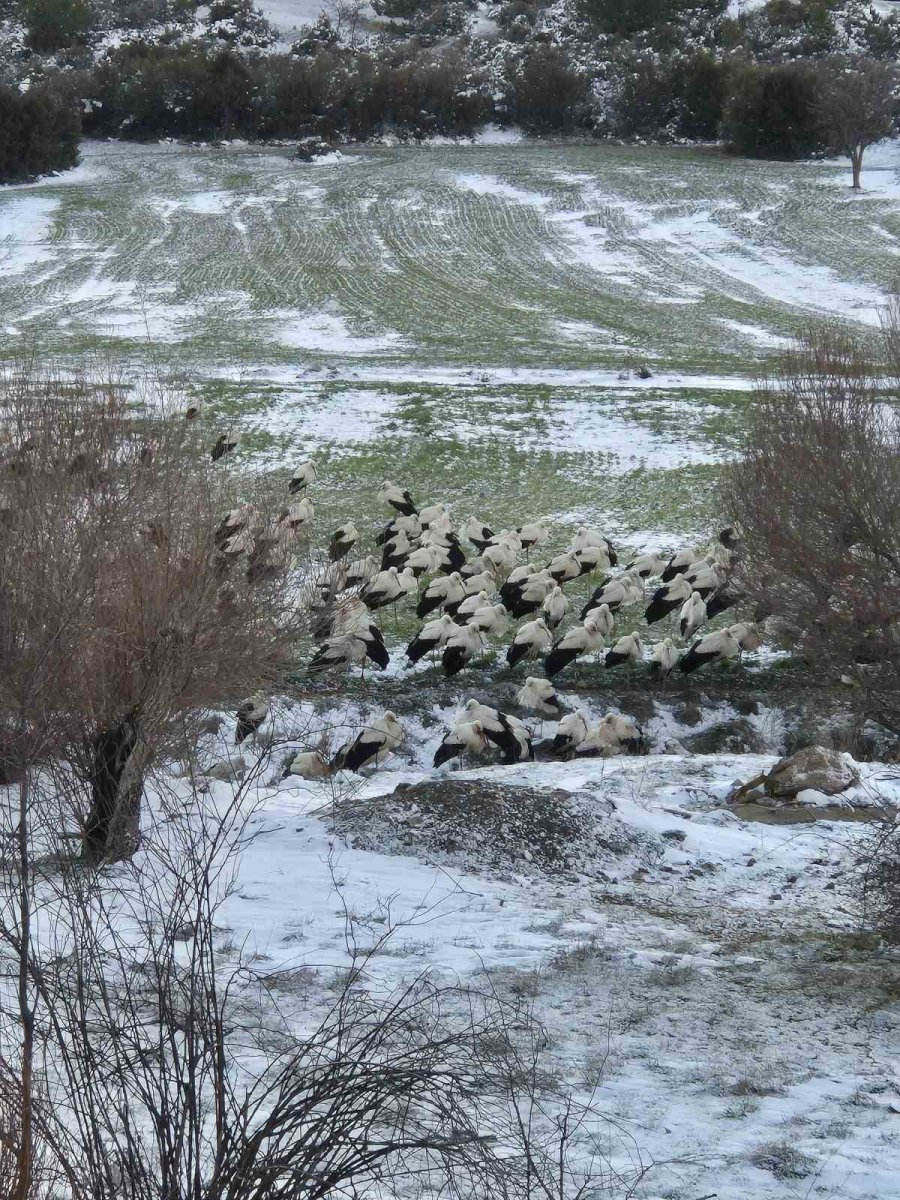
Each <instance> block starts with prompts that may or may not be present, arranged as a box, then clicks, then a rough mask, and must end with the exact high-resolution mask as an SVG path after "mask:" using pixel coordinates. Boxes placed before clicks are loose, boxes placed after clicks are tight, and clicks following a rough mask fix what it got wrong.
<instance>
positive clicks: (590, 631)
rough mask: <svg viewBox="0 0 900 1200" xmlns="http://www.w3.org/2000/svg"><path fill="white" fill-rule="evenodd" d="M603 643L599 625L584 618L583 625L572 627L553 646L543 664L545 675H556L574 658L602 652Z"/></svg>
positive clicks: (591, 619)
mask: <svg viewBox="0 0 900 1200" xmlns="http://www.w3.org/2000/svg"><path fill="white" fill-rule="evenodd" d="M604 642H605V637H604V634H603V631H602V629H601V628H600V625H599V623H598V622H597V621H596V620H595V619H594V618H593V617H591V616H587V617H585V619H584V622H583V624H581V625H573V626H572V628H571V629H569V630H568V631H567V632H566V633H564V634H563V636H562V637H561V638H560V639H559V641H558V642H556V643H555V644H554V645H553V647H552V649H551V650H550V653H549V654H548V655H547V658H546V661H545V663H544V666H545V668H546V671H547V674H548V675H558V674H559V672H560V671H561V670H562V669H563V668H564V667H566V666H568V665H569V663H572V662H574V661H575V659H576V658H579V657H581V656H582V655H584V654H594V653H596V652H597V651H598V650H602V649H603V645H604Z"/></svg>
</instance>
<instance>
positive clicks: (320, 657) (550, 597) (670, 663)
mask: <svg viewBox="0 0 900 1200" xmlns="http://www.w3.org/2000/svg"><path fill="white" fill-rule="evenodd" d="M317 479H318V468H317V466H316V464H315V463H314V462H313V461H312V460H307V461H305V462H303V463H301V464H300V465H299V466H298V468H297V469H296V470H295V471H294V473H293V474H292V476H291V478H290V480H289V482H288V490H289V492H290V495H291V498H292V501H291V504H290V507H289V508H288V509H287V510H286V512H285V513H284V514H282V516H283V518H284V523H286V525H289V526H291V529H292V530H293V528H294V525H295V524H296V527H297V528H301V527H302V528H303V529H304V531H307V530H308V526H309V525H310V523H311V521H312V517H313V513H314V508H313V504H312V501H311V499H310V498H309V496H308V494H307V493H308V492H309V491H310V489H311V487H312V485H313V484H314V483H315V482H316V481H317ZM380 499H381V501H382V503H383V504H384V505H385V506H386V508H387V509H388V510H390V513H391V516H390V520H388V521H387V522H386V524H384V526H383V527H382V528H381V529H380V531H379V532H378V533H377V535H376V536H375V537H374V540H373V544H372V546H371V547H370V548H369V549H368V552H367V553H362V552H361V550H360V546H361V543H362V541H363V539H362V535H361V534H360V531H359V529H358V528H357V526H356V525H355V524H354V523H353V522H352V521H350V522H348V523H347V524H345V525H342V526H341V527H340V528H338V529H336V530H334V532H333V533H332V534H331V537H330V539H329V544H328V562H327V564H326V565H325V566H324V567H323V568H322V569H321V570H320V571H319V573H318V574H317V576H316V577H315V580H314V583H315V589H316V595H317V602H316V605H315V607H314V611H313V619H312V624H311V629H312V633H313V637H314V638H315V640H316V641H317V643H318V644H317V647H316V650H315V653H314V654H313V657H312V659H311V661H310V662H309V664H308V671H309V673H310V674H311V675H313V676H318V675H320V674H322V673H324V672H329V671H337V670H342V669H346V668H347V667H350V666H358V667H363V668H364V667H365V666H366V664H372V665H373V666H374V667H376V668H378V669H380V670H384V669H386V668H387V667H388V666H389V665H390V659H391V656H390V651H389V650H388V647H387V646H386V644H385V640H384V634H383V632H382V629H381V626H380V624H379V618H378V615H377V614H379V613H380V610H382V609H387V608H391V607H393V608H396V606H398V605H399V604H400V603H401V602H404V601H407V602H408V603H410V604H412V605H413V606H414V607H415V612H416V614H417V616H418V617H419V618H420V619H421V620H422V622H423V624H422V625H421V626H420V628H419V629H418V631H417V633H416V634H415V636H414V637H413V638H412V640H411V641H410V642H409V644H408V645H407V646H406V651H405V657H406V660H407V662H408V663H410V664H414V663H417V662H419V661H421V660H423V659H427V658H428V657H432V658H433V659H434V660H435V661H438V660H439V661H440V664H441V666H442V669H443V671H444V674H445V675H447V676H455V675H457V674H458V673H459V672H460V671H462V670H463V669H464V668H465V667H467V666H468V665H469V664H470V663H472V662H473V661H475V660H476V659H478V658H479V656H480V655H481V654H483V653H484V652H485V651H486V650H487V648H488V644H489V643H490V642H491V641H495V640H499V639H503V638H505V637H506V636H507V634H508V632H509V631H510V629H511V627H512V626H513V625H514V624H515V625H516V628H515V629H514V631H513V633H512V637H511V639H510V640H509V641H508V643H507V645H506V652H505V658H506V663H507V665H508V667H509V668H510V669H515V668H517V667H518V665H519V664H520V663H525V662H528V661H532V662H533V661H535V660H543V666H544V672H545V676H544V677H538V676H528V678H527V679H526V681H525V683H524V685H523V686H522V687H521V689H520V690H519V692H518V693H517V696H516V699H517V703H518V705H519V706H520V708H522V709H524V710H527V711H529V712H531V713H534V714H535V715H536V716H539V717H540V718H541V720H542V721H543V719H544V718H555V719H556V720H557V721H558V725H557V731H556V734H555V736H554V737H553V738H552V739H549V740H548V741H545V742H543V743H541V746H540V747H539V749H542V750H543V751H544V752H546V753H548V754H550V755H553V756H561V757H572V756H587V755H604V756H606V755H612V754H622V753H642V752H644V750H645V746H644V741H643V738H642V736H641V733H640V730H639V729H638V727H637V726H636V725H635V723H634V722H633V721H631V720H630V719H629V718H627V717H623V716H621V715H619V714H614V713H611V714H607V716H605V717H603V718H602V719H601V720H600V721H599V722H598V723H595V724H591V722H590V721H588V719H587V718H586V717H585V716H584V714H583V713H581V712H579V711H573V712H566V710H565V708H564V706H563V705H562V703H561V701H560V699H559V696H558V694H557V693H556V690H555V687H554V684H553V682H552V681H553V679H554V677H556V676H558V675H559V674H560V673H561V672H562V671H564V670H565V669H566V668H567V667H569V666H570V665H571V664H572V663H574V662H576V661H579V660H581V661H583V660H586V659H590V658H596V657H598V656H599V658H600V661H601V662H602V664H603V667H604V669H605V670H614V669H618V668H623V667H624V668H630V669H632V670H635V669H638V668H639V667H640V665H641V664H644V663H646V664H647V672H648V676H649V678H651V679H653V680H656V681H663V680H665V679H666V678H667V677H668V676H669V675H670V674H671V673H672V671H674V670H675V669H676V668H677V669H678V670H679V671H680V672H682V673H684V674H691V673H692V672H694V671H696V670H698V669H699V668H701V667H703V666H705V665H707V664H710V663H715V662H727V661H731V660H734V659H739V658H740V656H741V655H742V654H743V653H744V652H745V651H752V650H756V649H757V648H758V647H759V646H760V645H761V642H762V635H761V631H760V629H759V627H758V626H757V625H756V624H755V623H752V622H749V621H739V622H737V623H735V624H732V625H729V626H727V627H725V628H722V629H717V630H714V631H712V632H708V633H705V634H703V633H699V631H700V630H701V629H702V626H703V625H704V624H705V623H706V622H707V621H709V620H711V619H712V618H714V617H716V616H718V615H719V614H720V613H723V612H725V611H727V610H728V609H731V608H732V607H734V606H735V605H736V604H738V603H739V602H740V601H741V600H742V599H743V595H742V593H741V592H740V590H739V588H737V587H736V586H735V584H734V582H733V579H732V570H733V567H734V564H735V563H736V561H737V559H738V557H739V554H740V541H739V538H738V536H737V534H736V532H735V530H734V529H733V528H732V527H728V528H726V529H723V530H721V532H720V533H719V534H718V537H717V539H716V540H715V542H714V543H713V544H712V545H710V546H707V547H684V548H681V549H678V550H676V551H674V552H673V553H670V554H657V553H645V554H639V555H637V556H636V557H634V558H632V560H631V561H630V562H628V563H627V565H625V566H624V567H621V568H619V552H618V551H617V549H616V547H615V546H614V545H613V543H612V542H611V540H610V539H609V538H608V537H606V536H605V535H604V534H603V533H602V532H600V531H599V530H597V529H592V528H591V527H589V526H587V525H581V526H579V527H578V528H577V529H576V530H575V532H574V535H573V537H572V540H571V544H570V545H569V547H568V549H567V550H565V551H563V552H561V553H557V554H554V555H552V556H551V557H549V559H548V561H546V562H545V563H543V564H539V563H538V562H535V561H532V559H533V557H534V556H536V555H537V554H538V553H539V551H540V547H542V546H543V545H544V544H545V543H546V542H547V541H548V540H549V537H550V529H549V527H548V526H547V525H546V524H545V523H544V522H533V523H530V524H525V525H522V526H519V527H517V528H514V529H505V530H500V531H498V532H495V530H494V529H493V528H492V527H491V526H490V525H488V524H487V523H485V522H484V521H482V520H480V519H478V518H477V517H474V516H470V517H469V518H468V519H467V520H466V521H464V522H463V523H462V524H461V525H459V527H458V528H454V525H453V521H452V518H451V514H450V511H449V508H448V506H447V505H445V504H443V503H435V504H429V505H426V506H421V507H420V506H419V505H417V504H416V502H415V501H414V500H413V497H412V495H411V494H410V492H409V490H408V489H406V488H403V487H400V486H398V485H397V484H395V483H393V482H392V481H389V480H388V481H385V483H384V484H383V485H382V487H381V490H380ZM242 521H244V523H245V524H246V514H244V513H243V510H235V512H234V513H232V514H229V517H228V518H226V521H225V522H223V527H222V531H221V534H222V536H224V535H225V533H226V532H227V538H226V540H225V541H223V545H225V546H228V547H229V548H231V549H234V546H235V540H237V541H238V542H240V539H241V538H242V537H243V536H245V535H246V534H247V530H246V528H243V527H242V524H241V523H242ZM285 540H286V541H289V540H290V537H289V535H288V536H287V537H286V539H285ZM241 544H243V543H241ZM238 549H240V547H238ZM269 553H271V548H270V550H269ZM523 558H524V561H522V560H523ZM616 568H619V571H618V573H617V574H616V573H615V569H616ZM596 576H600V578H599V579H598V580H597V582H596V585H595V587H594V590H593V591H592V593H591V595H590V597H589V598H588V600H587V603H585V604H584V605H583V606H582V607H581V609H580V612H579V615H578V617H577V619H576V620H574V621H573V622H572V623H571V624H569V625H568V627H567V628H563V626H564V623H565V621H566V618H567V616H568V615H569V613H570V610H571V597H570V595H569V594H567V589H568V588H569V586H570V585H571V584H573V583H574V582H575V581H576V580H582V579H585V578H586V577H588V578H593V577H596ZM638 605H640V606H641V608H642V609H643V618H644V622H645V623H646V624H647V625H656V624H658V623H660V622H662V621H664V620H666V619H669V620H670V621H672V623H673V628H672V631H671V636H665V637H663V638H661V639H660V640H659V641H657V642H656V643H655V644H653V645H651V646H648V645H645V635H642V634H641V633H640V632H638V631H637V630H634V629H632V632H624V631H622V632H620V631H619V630H617V628H616V625H617V622H622V621H623V620H625V619H627V617H628V614H629V612H632V611H633V610H634V609H635V607H636V606H638ZM633 619H634V618H632V620H633ZM626 628H627V626H626ZM676 638H680V639H681V640H682V645H681V647H680V648H679V646H678V644H677V643H676ZM248 703H251V702H248ZM263 719H264V718H263ZM403 737H404V732H403V729H402V726H401V725H400V723H399V721H398V719H397V717H396V714H395V713H393V712H386V713H384V714H383V715H382V717H380V718H378V719H377V720H376V721H374V722H373V723H372V725H371V726H368V727H367V728H366V729H364V730H363V731H362V732H361V733H360V734H359V735H358V736H357V737H356V738H354V739H353V740H352V741H351V742H349V743H348V744H347V745H345V746H342V747H340V749H339V750H338V751H337V752H336V753H335V754H334V755H333V756H331V757H330V758H329V757H326V756H325V755H324V754H322V753H320V752H319V751H315V752H303V753H300V754H298V755H297V756H296V757H295V759H294V760H293V761H292V762H291V764H290V765H289V767H288V771H289V773H292V774H297V775H304V776H307V777H319V776H324V775H329V774H332V773H334V772H335V771H340V770H359V769H360V768H361V767H363V766H366V765H372V764H373V763H379V762H381V761H383V759H384V758H385V757H386V756H387V755H389V754H391V753H392V752H393V751H394V750H396V749H397V747H398V746H399V745H400V743H401V742H402V740H403ZM495 753H499V756H500V760H501V761H502V762H506V763H510V762H518V761H524V760H526V759H529V758H531V757H533V756H534V746H533V741H532V733H531V731H530V730H529V729H528V728H527V727H526V726H525V725H524V723H523V722H522V721H520V720H519V719H518V718H516V717H514V716H511V715H510V714H508V713H504V712H502V711H500V710H498V709H495V708H492V707H491V706H489V705H486V704H483V703H482V702H481V701H478V700H475V699H472V700H469V701H468V702H467V703H466V704H465V705H464V707H463V708H462V709H461V710H460V711H459V712H458V713H457V714H456V716H455V718H454V719H453V722H452V725H451V728H450V730H449V731H448V733H447V735H446V737H445V738H444V739H443V741H442V742H441V745H440V747H439V748H438V751H437V753H436V755H435V759H434V764H435V766H439V765H441V763H443V762H447V761H449V760H450V759H452V758H457V757H459V758H462V757H464V756H466V755H476V756H480V755H484V754H495Z"/></svg>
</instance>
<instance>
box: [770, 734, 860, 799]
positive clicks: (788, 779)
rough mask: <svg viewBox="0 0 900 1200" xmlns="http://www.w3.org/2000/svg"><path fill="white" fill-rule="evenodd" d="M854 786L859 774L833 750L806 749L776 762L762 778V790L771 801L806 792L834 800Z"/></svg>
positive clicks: (823, 748) (812, 747)
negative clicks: (764, 778)
mask: <svg viewBox="0 0 900 1200" xmlns="http://www.w3.org/2000/svg"><path fill="white" fill-rule="evenodd" d="M855 783H859V773H858V772H857V770H856V768H855V767H853V766H852V765H851V764H850V763H848V762H846V761H845V759H844V756H843V755H842V754H839V753H838V752H837V750H827V749H826V748H825V747H824V746H806V747H805V748H804V749H803V750H798V751H797V753H796V754H790V755H788V757H787V758H782V759H780V760H779V761H778V762H777V763H776V764H775V766H774V767H773V768H772V769H771V771H770V772H769V774H768V775H767V776H766V781H765V784H764V786H765V789H766V793H767V794H768V795H769V796H772V797H773V799H777V800H785V799H791V798H793V797H794V796H796V795H797V793H798V792H803V791H806V790H807V789H812V790H813V791H817V792H824V793H825V795H826V796H835V795H837V793H838V792H843V791H846V790H847V788H849V787H852V786H853V785H854V784H855Z"/></svg>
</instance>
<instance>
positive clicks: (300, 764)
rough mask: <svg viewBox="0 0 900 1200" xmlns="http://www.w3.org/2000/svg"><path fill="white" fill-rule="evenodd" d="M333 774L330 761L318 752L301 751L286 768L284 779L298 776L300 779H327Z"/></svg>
mask: <svg viewBox="0 0 900 1200" xmlns="http://www.w3.org/2000/svg"><path fill="white" fill-rule="evenodd" d="M330 774H331V767H330V766H329V764H328V760H327V759H326V758H325V757H324V755H323V754H321V753H320V752H319V751H318V750H301V751H299V752H298V753H297V754H295V755H294V757H293V758H292V759H291V761H290V762H289V763H288V765H287V766H286V767H285V771H284V775H283V778H284V779H287V777H288V776H289V775H297V776H299V778H300V779H327V778H328V776H329V775H330Z"/></svg>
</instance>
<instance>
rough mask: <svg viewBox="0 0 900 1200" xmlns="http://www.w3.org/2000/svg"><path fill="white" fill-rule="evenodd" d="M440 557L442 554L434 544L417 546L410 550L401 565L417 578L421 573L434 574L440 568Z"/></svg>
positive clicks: (441, 557)
mask: <svg viewBox="0 0 900 1200" xmlns="http://www.w3.org/2000/svg"><path fill="white" fill-rule="evenodd" d="M442 559H443V556H442V554H441V552H440V550H438V548H437V547H436V546H419V547H418V548H417V549H415V550H410V552H409V554H407V556H406V557H405V558H404V560H403V565H404V567H406V568H407V569H408V570H410V571H412V573H413V575H415V577H416V579H419V578H421V576H423V575H434V574H435V572H436V571H437V570H438V569H439V568H440V566H441V563H442Z"/></svg>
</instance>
